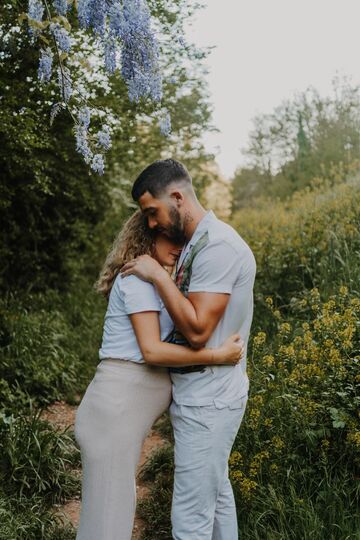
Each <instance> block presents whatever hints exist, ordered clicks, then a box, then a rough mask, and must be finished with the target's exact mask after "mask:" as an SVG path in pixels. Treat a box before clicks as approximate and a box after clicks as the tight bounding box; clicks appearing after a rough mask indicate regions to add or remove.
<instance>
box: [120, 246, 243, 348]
mask: <svg viewBox="0 0 360 540" xmlns="http://www.w3.org/2000/svg"><path fill="white" fill-rule="evenodd" d="M236 255H237V254H236V252H235V251H234V249H233V248H232V247H231V246H229V244H227V243H224V242H222V243H218V244H212V245H210V246H206V247H205V248H203V249H202V250H201V252H200V253H199V254H198V255H197V256H196V258H195V259H194V263H193V268H192V276H191V281H190V287H189V294H188V298H185V296H184V295H183V294H182V293H181V291H180V290H179V289H178V288H177V286H176V285H175V283H174V282H173V280H172V279H171V277H170V276H169V274H168V273H167V272H166V270H164V268H162V267H161V266H160V265H159V263H157V262H156V261H155V260H154V259H152V258H151V257H149V256H148V255H143V256H141V257H138V258H137V259H135V260H134V261H131V262H130V263H128V264H127V265H125V266H124V268H123V270H122V272H123V271H124V274H123V275H129V274H136V275H137V276H138V277H140V278H141V279H144V280H146V281H151V282H152V283H153V284H154V285H155V286H156V288H157V289H158V292H159V294H160V296H161V298H162V300H163V302H164V304H165V306H166V309H167V310H168V312H169V314H170V316H171V318H172V319H173V321H174V323H175V326H176V327H177V328H178V330H179V331H180V332H181V333H182V334H183V335H184V336H185V337H186V339H187V340H188V341H189V343H190V344H191V346H192V347H193V348H200V347H203V346H204V345H205V344H206V342H207V341H208V339H209V338H210V336H211V334H212V333H213V331H214V329H215V327H216V326H217V324H218V322H219V321H220V319H221V317H222V315H223V313H224V311H225V308H226V306H227V303H228V302H229V300H230V294H231V292H232V287H233V285H234V283H235V280H236V278H237V275H238V273H239V267H238V259H237V257H236Z"/></svg>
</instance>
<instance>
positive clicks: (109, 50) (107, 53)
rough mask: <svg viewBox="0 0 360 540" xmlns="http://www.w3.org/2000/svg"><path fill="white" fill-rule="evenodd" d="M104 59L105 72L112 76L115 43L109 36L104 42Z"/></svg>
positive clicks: (114, 60) (114, 66)
mask: <svg viewBox="0 0 360 540" xmlns="http://www.w3.org/2000/svg"><path fill="white" fill-rule="evenodd" d="M104 58H105V69H106V71H107V72H108V73H110V74H113V73H114V72H115V70H116V43H115V40H114V38H111V37H110V36H108V38H107V39H106V40H105V44H104Z"/></svg>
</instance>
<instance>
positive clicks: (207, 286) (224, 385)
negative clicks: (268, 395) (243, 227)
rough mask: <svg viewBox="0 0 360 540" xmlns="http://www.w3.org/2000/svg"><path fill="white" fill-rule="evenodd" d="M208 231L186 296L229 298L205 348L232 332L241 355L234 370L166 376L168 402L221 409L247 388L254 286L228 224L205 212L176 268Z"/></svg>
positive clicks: (247, 258)
mask: <svg viewBox="0 0 360 540" xmlns="http://www.w3.org/2000/svg"><path fill="white" fill-rule="evenodd" d="M205 231H207V232H208V235H209V241H208V243H207V245H206V246H205V247H203V248H202V249H201V251H200V252H199V253H198V254H197V255H196V256H195V258H194V260H193V263H192V274H191V279H190V285H189V293H192V292H209V293H227V294H230V295H231V296H230V300H229V302H228V304H227V306H226V309H225V312H224V314H223V316H222V318H221V319H220V321H219V323H218V325H217V326H216V328H215V330H214V332H213V334H212V336H211V337H210V339H209V341H208V342H207V344H206V347H211V348H213V347H218V346H220V345H221V344H222V343H223V342H224V341H225V339H226V338H228V337H229V336H230V335H231V334H235V333H236V332H239V333H240V335H241V337H242V339H243V340H244V342H245V352H244V357H243V359H242V360H241V361H240V363H239V364H237V365H236V366H211V367H210V366H208V367H206V370H205V372H202V373H201V372H190V373H183V374H180V373H171V380H172V383H173V399H174V401H175V402H176V403H178V404H179V405H210V404H215V406H216V407H218V408H222V407H226V406H230V407H238V406H241V401H242V400H241V398H242V397H243V396H245V395H246V394H247V392H248V389H249V379H248V376H247V373H246V354H247V344H248V339H249V333H250V327H251V323H252V318H253V304H254V302H253V286H254V280H255V274H256V262H255V258H254V255H253V253H252V251H251V249H250V247H249V246H248V245H247V243H246V242H245V241H244V240H243V239H242V238H241V236H240V235H239V234H238V233H237V232H236V231H235V229H233V228H232V227H231V226H230V225H228V224H226V223H224V222H223V221H220V220H219V219H217V217H216V216H215V214H214V212H213V211H212V210H210V211H209V212H207V213H206V214H205V216H204V217H203V218H202V220H201V221H200V222H199V224H198V226H197V228H196V230H195V231H194V234H193V236H192V237H191V240H190V241H189V242H188V244H187V245H186V247H185V248H184V249H183V252H182V253H181V256H180V258H179V261H178V268H180V266H181V264H182V262H183V261H184V259H185V258H186V256H187V254H188V253H189V250H190V249H191V247H192V246H193V245H194V244H195V243H196V242H197V240H198V239H199V238H200V237H201V236H202V235H203V234H204V232H205Z"/></svg>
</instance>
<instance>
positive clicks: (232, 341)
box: [213, 334, 245, 365]
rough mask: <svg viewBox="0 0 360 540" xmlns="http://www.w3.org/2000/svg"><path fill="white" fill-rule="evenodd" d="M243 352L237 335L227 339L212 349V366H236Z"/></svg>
mask: <svg viewBox="0 0 360 540" xmlns="http://www.w3.org/2000/svg"><path fill="white" fill-rule="evenodd" d="M244 351H245V346H244V342H243V340H242V339H241V337H240V335H239V334H233V335H232V336H230V337H228V338H227V340H226V341H224V343H223V344H222V345H221V346H220V347H218V348H217V349H214V356H213V359H214V361H213V363H214V364H230V365H234V364H237V363H238V362H239V361H240V359H241V358H242V356H243V354H244Z"/></svg>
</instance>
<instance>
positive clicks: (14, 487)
mask: <svg viewBox="0 0 360 540" xmlns="http://www.w3.org/2000/svg"><path fill="white" fill-rule="evenodd" d="M40 413H41V411H36V412H31V413H30V414H29V416H25V415H24V416H20V417H14V416H5V415H4V414H2V415H1V416H0V422H1V423H0V433H1V442H0V478H1V485H2V490H3V492H4V494H6V495H7V496H11V497H15V496H16V497H18V498H22V497H28V498H31V497H32V496H34V495H36V496H41V497H42V499H43V501H44V502H46V503H47V504H54V503H57V502H63V501H64V500H65V499H66V498H67V497H71V496H73V495H74V494H76V493H77V492H78V490H79V481H78V479H77V478H76V477H75V476H74V475H73V474H72V473H71V468H72V467H73V466H74V464H76V463H78V461H79V457H78V454H79V450H78V449H77V447H76V445H75V444H74V440H73V438H72V437H71V436H70V435H69V434H68V433H66V432H59V431H55V430H54V429H52V427H51V425H50V424H49V423H48V422H46V421H43V420H41V419H40Z"/></svg>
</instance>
